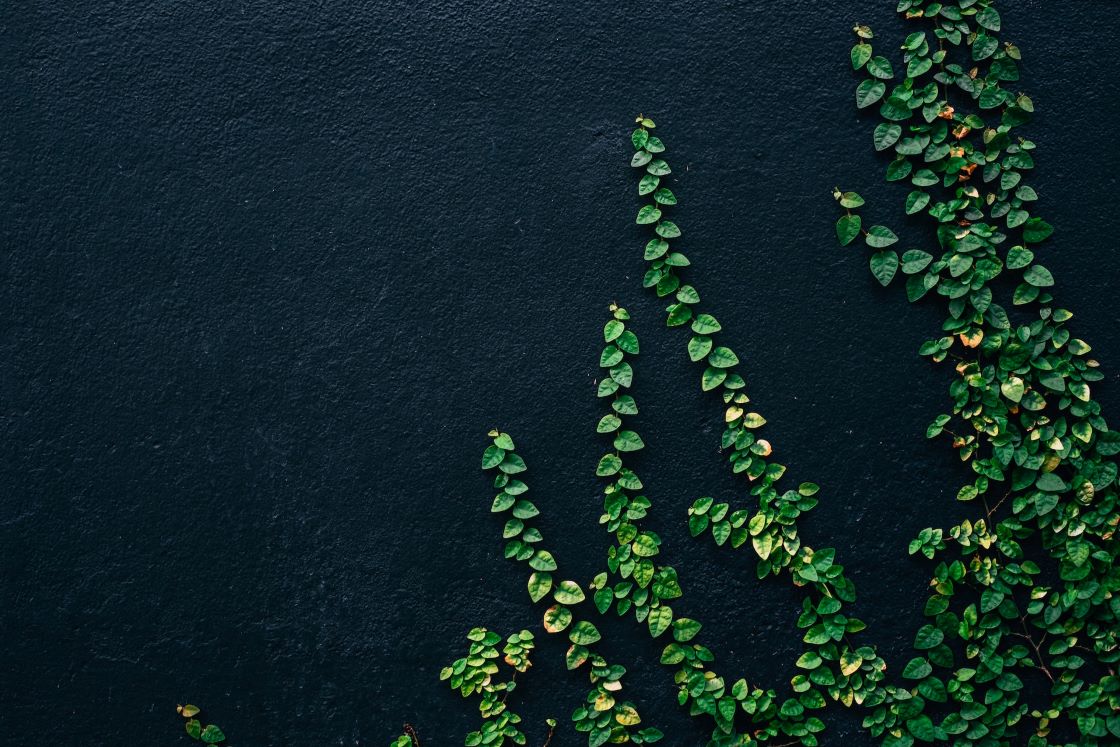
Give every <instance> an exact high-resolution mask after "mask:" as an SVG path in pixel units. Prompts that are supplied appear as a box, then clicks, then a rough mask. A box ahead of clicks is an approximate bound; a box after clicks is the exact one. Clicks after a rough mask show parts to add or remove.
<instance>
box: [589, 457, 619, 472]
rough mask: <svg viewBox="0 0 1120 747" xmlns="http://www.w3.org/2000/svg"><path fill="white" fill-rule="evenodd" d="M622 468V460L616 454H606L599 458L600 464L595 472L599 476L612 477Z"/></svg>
mask: <svg viewBox="0 0 1120 747" xmlns="http://www.w3.org/2000/svg"><path fill="white" fill-rule="evenodd" d="M620 469H622V460H621V459H619V458H618V457H617V456H615V455H614V454H604V455H603V458H602V459H600V460H599V465H598V466H597V467H596V468H595V474H596V476H598V477H610V476H611V475H613V474H616V473H617V472H618V471H619V470H620Z"/></svg>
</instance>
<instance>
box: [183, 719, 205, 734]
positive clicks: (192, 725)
mask: <svg viewBox="0 0 1120 747" xmlns="http://www.w3.org/2000/svg"><path fill="white" fill-rule="evenodd" d="M184 726H185V727H186V729H187V734H188V735H189V736H190V737H191V739H199V738H201V736H202V724H201V723H199V720H198V719H196V718H192V719H190V720H188V721H187V723H186V724H184Z"/></svg>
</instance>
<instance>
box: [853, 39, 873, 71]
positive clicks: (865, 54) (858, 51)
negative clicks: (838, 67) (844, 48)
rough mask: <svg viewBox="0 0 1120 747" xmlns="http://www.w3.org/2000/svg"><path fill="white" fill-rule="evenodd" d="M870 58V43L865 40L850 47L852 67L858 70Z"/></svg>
mask: <svg viewBox="0 0 1120 747" xmlns="http://www.w3.org/2000/svg"><path fill="white" fill-rule="evenodd" d="M870 59H871V45H870V44H867V43H865V42H860V43H859V44H857V45H855V46H854V47H852V69H853V70H859V69H860V68H861V67H863V66H864V65H866V64H867V61H868V60H870Z"/></svg>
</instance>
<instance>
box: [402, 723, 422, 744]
mask: <svg viewBox="0 0 1120 747" xmlns="http://www.w3.org/2000/svg"><path fill="white" fill-rule="evenodd" d="M404 733H405V734H407V735H408V738H409V739H411V740H412V747H420V736H419V735H418V734H417V733H416V729H415V728H414V727H413V726H412V724H405V725H404Z"/></svg>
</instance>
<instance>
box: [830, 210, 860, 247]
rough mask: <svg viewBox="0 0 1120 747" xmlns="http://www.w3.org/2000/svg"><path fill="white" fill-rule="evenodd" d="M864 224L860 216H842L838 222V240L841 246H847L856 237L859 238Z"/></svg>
mask: <svg viewBox="0 0 1120 747" xmlns="http://www.w3.org/2000/svg"><path fill="white" fill-rule="evenodd" d="M862 223H863V221H862V219H861V218H860V217H859V216H858V215H841V216H840V218H839V220H837V221H836V238H837V239H838V240H839V241H840V246H847V245H848V244H850V243H852V240H853V239H855V237H856V236H859V232H860V226H861V225H862Z"/></svg>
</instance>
